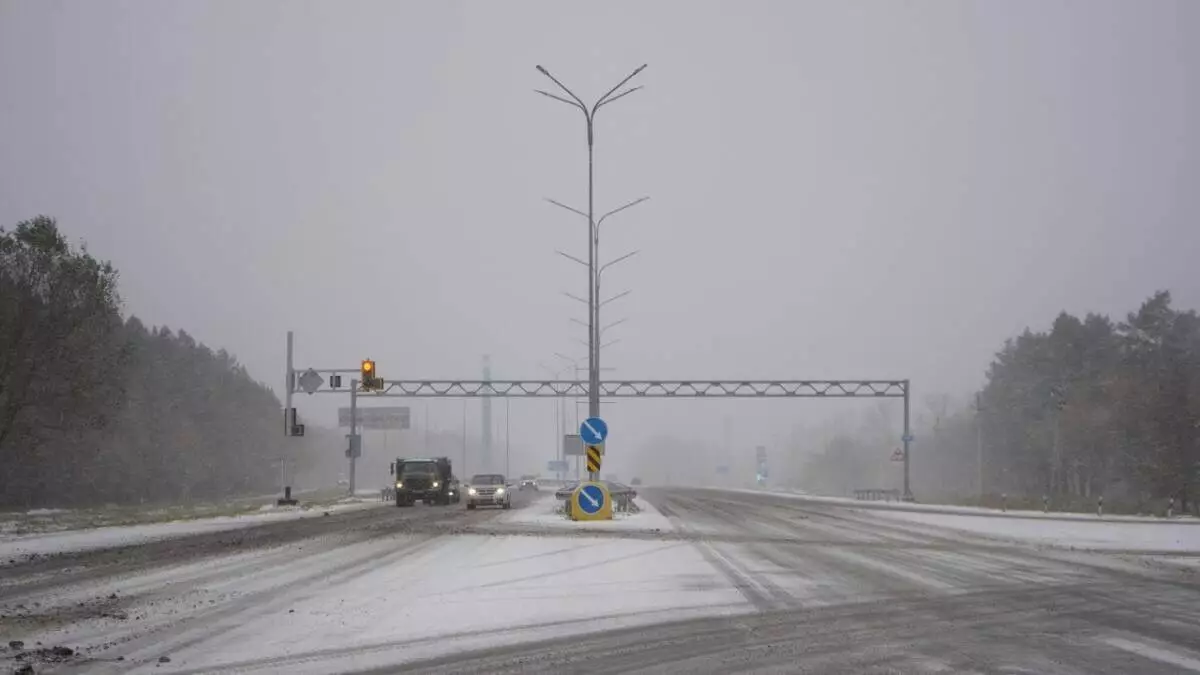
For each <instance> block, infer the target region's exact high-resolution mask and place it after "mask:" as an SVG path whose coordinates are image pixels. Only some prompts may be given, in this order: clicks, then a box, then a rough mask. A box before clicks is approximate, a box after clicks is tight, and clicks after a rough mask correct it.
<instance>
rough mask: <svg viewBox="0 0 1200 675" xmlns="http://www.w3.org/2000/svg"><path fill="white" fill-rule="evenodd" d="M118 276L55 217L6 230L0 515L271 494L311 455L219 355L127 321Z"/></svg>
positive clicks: (1, 281) (0, 299)
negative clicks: (285, 466)
mask: <svg viewBox="0 0 1200 675" xmlns="http://www.w3.org/2000/svg"><path fill="white" fill-rule="evenodd" d="M117 279H118V274H117V271H116V270H115V269H114V268H113V267H112V265H111V264H109V263H107V262H102V261H99V260H97V259H96V258H94V257H93V256H92V255H91V254H89V253H88V252H87V250H86V248H79V249H76V248H74V247H72V246H71V245H70V244H69V243H68V241H67V239H66V237H65V236H64V235H63V234H62V232H60V231H59V228H58V224H57V223H56V222H55V221H54V220H53V219H52V218H48V217H45V216H39V217H37V218H34V219H32V220H28V221H24V222H21V223H18V224H17V225H16V227H15V228H13V229H12V230H11V231H10V230H5V229H3V228H0V507H5V508H29V507H38V506H88V505H98V504H128V503H139V502H146V501H150V502H187V501H188V500H192V499H212V498H221V497H226V496H232V495H237V494H246V493H264V492H273V491H274V490H275V489H276V488H277V487H278V477H279V475H280V474H279V464H278V461H279V460H280V459H281V458H284V457H287V458H289V459H291V460H292V461H297V460H299V461H300V462H301V463H303V461H304V457H303V455H304V454H305V453H306V452H307V451H309V449H310V446H308V445H305V444H303V443H287V442H286V441H289V440H293V441H295V440H298V439H287V438H285V437H284V436H283V434H282V432H281V430H282V425H283V420H282V413H281V408H282V406H281V404H280V402H279V400H278V399H277V398H276V396H275V395H274V393H273V392H272V391H271V390H270V388H268V387H267V386H266V385H264V384H262V383H260V382H257V381H256V380H254V378H253V377H251V376H250V374H249V373H248V372H247V371H246V369H245V367H244V366H242V365H241V364H239V363H238V361H237V359H235V358H234V357H233V356H232V355H230V354H229V353H228V352H226V351H225V350H223V349H218V350H216V351H214V350H212V349H210V348H209V347H207V346H205V345H203V344H201V343H198V342H197V341H196V340H195V339H194V338H192V337H191V336H190V335H188V334H187V333H186V332H185V331H183V330H177V331H171V330H169V329H168V328H166V327H147V326H146V325H144V324H143V323H142V322H141V321H140V320H139V319H138V318H137V317H135V316H130V317H128V318H127V319H126V318H123V317H122V314H121V299H120V295H119V293H118V289H117ZM326 452H328V449H326Z"/></svg>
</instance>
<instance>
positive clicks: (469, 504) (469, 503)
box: [467, 502, 475, 511]
mask: <svg viewBox="0 0 1200 675" xmlns="http://www.w3.org/2000/svg"><path fill="white" fill-rule="evenodd" d="M467 510H468V511H474V510H475V505H474V504H472V503H471V502H467Z"/></svg>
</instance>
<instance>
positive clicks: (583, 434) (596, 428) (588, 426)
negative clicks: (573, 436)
mask: <svg viewBox="0 0 1200 675" xmlns="http://www.w3.org/2000/svg"><path fill="white" fill-rule="evenodd" d="M579 437H580V438H582V439H583V442H584V443H586V444H587V445H600V444H601V443H603V442H604V439H606V438H608V423H607V422H605V421H604V420H602V419H600V418H599V417H589V418H587V419H586V420H584V421H583V423H582V424H580V425H579Z"/></svg>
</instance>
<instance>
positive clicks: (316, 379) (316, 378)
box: [298, 368, 325, 394]
mask: <svg viewBox="0 0 1200 675" xmlns="http://www.w3.org/2000/svg"><path fill="white" fill-rule="evenodd" d="M298 384H299V385H300V388H301V389H303V390H304V393H306V394H313V393H316V391H317V390H318V389H320V388H321V385H322V384H325V378H323V377H321V374H320V373H318V372H317V371H315V370H313V369H312V368H309V369H308V370H306V371H304V373H303V374H302V375H300V379H299V381H298Z"/></svg>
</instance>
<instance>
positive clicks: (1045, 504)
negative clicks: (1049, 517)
mask: <svg viewBox="0 0 1200 675" xmlns="http://www.w3.org/2000/svg"><path fill="white" fill-rule="evenodd" d="M1049 512H1050V496H1049V495H1042V513H1049Z"/></svg>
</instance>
